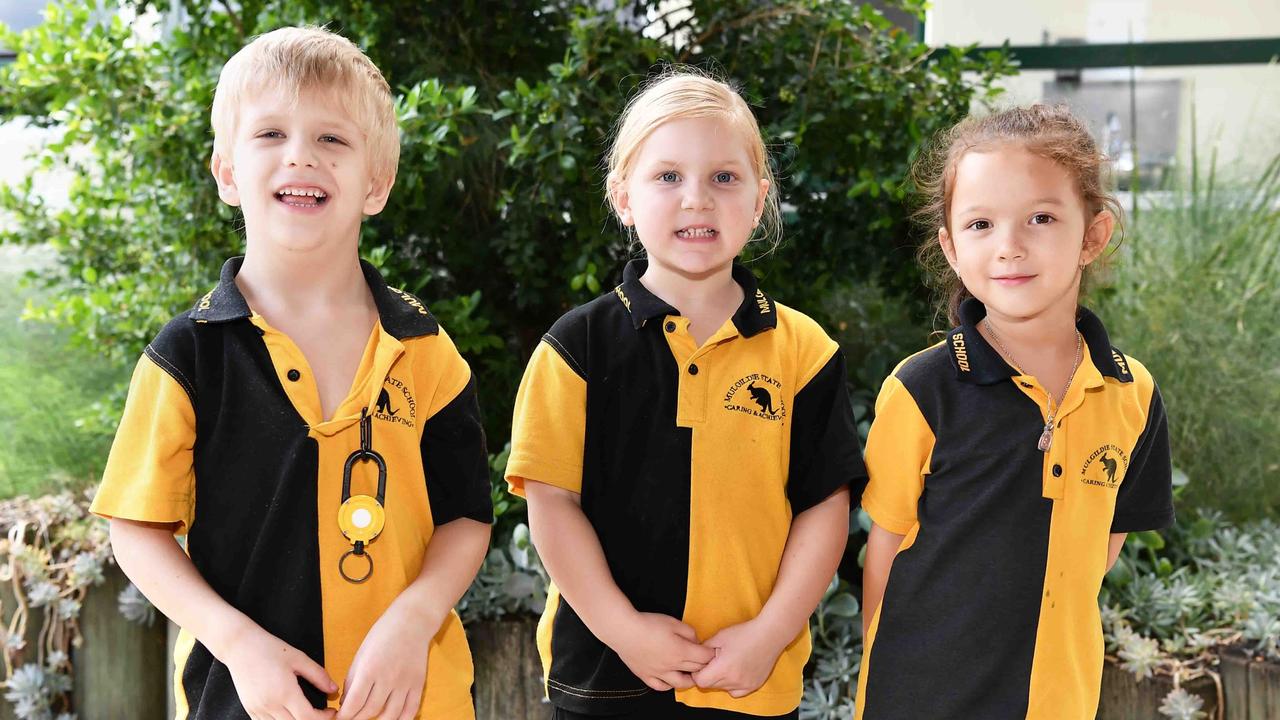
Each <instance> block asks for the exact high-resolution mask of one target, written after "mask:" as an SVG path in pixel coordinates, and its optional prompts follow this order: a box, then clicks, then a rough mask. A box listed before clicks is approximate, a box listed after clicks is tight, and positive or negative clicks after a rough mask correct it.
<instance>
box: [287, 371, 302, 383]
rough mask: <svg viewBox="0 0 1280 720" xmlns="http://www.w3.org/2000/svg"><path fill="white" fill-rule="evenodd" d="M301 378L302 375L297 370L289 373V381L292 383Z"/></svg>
mask: <svg viewBox="0 0 1280 720" xmlns="http://www.w3.org/2000/svg"><path fill="white" fill-rule="evenodd" d="M301 377H302V373H300V372H298V371H297V370H290V371H289V379H290V380H292V381H293V382H298V380H299V378H301Z"/></svg>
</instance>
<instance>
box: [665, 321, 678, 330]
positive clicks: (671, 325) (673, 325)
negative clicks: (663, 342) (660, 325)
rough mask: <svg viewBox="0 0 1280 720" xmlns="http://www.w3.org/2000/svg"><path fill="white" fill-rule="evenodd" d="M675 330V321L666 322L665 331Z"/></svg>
mask: <svg viewBox="0 0 1280 720" xmlns="http://www.w3.org/2000/svg"><path fill="white" fill-rule="evenodd" d="M675 331H676V324H675V323H673V322H668V323H667V332H675Z"/></svg>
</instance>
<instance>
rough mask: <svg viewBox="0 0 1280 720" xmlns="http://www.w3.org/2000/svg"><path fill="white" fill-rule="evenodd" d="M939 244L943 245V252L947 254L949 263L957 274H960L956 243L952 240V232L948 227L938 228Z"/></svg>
mask: <svg viewBox="0 0 1280 720" xmlns="http://www.w3.org/2000/svg"><path fill="white" fill-rule="evenodd" d="M938 244H939V245H941V246H942V254H943V255H946V256H947V264H948V265H950V266H951V269H952V270H955V271H956V275H959V274H960V268H959V266H958V261H957V260H956V244H955V243H954V242H952V240H951V233H949V232H947V229H946V228H944V227H943V228H938Z"/></svg>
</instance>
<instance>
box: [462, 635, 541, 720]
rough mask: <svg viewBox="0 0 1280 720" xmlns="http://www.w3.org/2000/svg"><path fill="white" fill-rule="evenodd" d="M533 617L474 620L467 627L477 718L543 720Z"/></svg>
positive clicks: (539, 672)
mask: <svg viewBox="0 0 1280 720" xmlns="http://www.w3.org/2000/svg"><path fill="white" fill-rule="evenodd" d="M537 627H538V623H537V621H536V620H533V619H520V620H497V621H492V622H477V623H472V624H470V625H468V626H467V640H468V642H470V644H471V655H472V657H473V658H474V661H475V673H476V680H475V694H476V718H477V720H547V719H548V718H550V717H551V706H550V705H549V704H547V703H546V701H545V700H544V699H543V688H542V664H541V661H539V659H538V648H537V644H536V643H535V640H534V634H535V632H536V630H537Z"/></svg>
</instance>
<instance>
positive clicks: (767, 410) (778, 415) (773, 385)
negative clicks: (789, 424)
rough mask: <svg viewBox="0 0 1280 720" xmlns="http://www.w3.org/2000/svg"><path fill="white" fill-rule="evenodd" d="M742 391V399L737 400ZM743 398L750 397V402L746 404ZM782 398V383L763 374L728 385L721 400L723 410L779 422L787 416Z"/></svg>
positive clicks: (753, 374) (754, 374) (756, 374)
mask: <svg viewBox="0 0 1280 720" xmlns="http://www.w3.org/2000/svg"><path fill="white" fill-rule="evenodd" d="M742 390H746V392H745V393H743V395H744V398H743V399H739V398H738V397H737V395H738V393H739V392H740V391H742ZM745 397H750V398H751V402H747V401H746V399H745ZM782 398H783V395H782V383H780V382H778V381H777V380H774V379H773V378H771V377H769V376H768V375H765V374H764V373H751V374H750V375H747V376H746V377H743V378H739V379H738V380H736V381H735V382H734V383H733V384H732V385H730V386H729V389H728V390H727V391H725V394H724V398H723V400H724V409H725V410H733V411H734V412H740V413H746V414H748V415H752V416H755V417H758V418H760V419H761V420H781V419H782V418H784V417H786V416H787V409H786V407H785V406H784V403H783V400H782Z"/></svg>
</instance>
